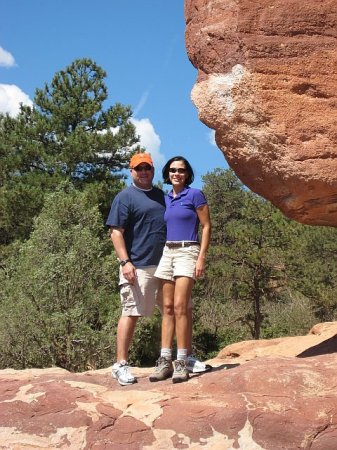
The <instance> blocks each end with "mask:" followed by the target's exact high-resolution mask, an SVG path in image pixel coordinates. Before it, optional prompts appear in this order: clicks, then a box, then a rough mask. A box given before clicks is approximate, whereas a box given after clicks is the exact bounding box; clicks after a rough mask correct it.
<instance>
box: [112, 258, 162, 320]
mask: <svg viewBox="0 0 337 450" xmlns="http://www.w3.org/2000/svg"><path fill="white" fill-rule="evenodd" d="M156 268H157V266H149V267H142V268H137V269H136V273H137V279H136V282H135V284H130V283H129V282H128V281H127V280H126V279H125V278H124V276H123V273H122V269H120V271H119V288H120V297H121V303H122V316H142V317H143V316H144V317H150V316H152V314H153V311H154V308H155V306H156V303H157V301H158V300H159V299H158V295H159V294H161V282H160V280H159V279H158V278H156V277H155V276H154V272H155V270H156ZM159 297H160V301H161V302H162V300H161V295H159Z"/></svg>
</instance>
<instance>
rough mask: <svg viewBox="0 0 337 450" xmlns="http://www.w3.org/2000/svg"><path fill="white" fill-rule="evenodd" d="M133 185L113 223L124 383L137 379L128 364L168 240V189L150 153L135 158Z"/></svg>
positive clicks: (152, 300)
mask: <svg viewBox="0 0 337 450" xmlns="http://www.w3.org/2000/svg"><path fill="white" fill-rule="evenodd" d="M130 172H131V177H132V185H131V186H129V187H128V188H126V189H124V190H123V191H121V192H120V193H119V194H118V195H117V196H116V197H115V199H114V201H113V203H112V205H111V210H110V214H109V217H108V220H107V225H108V226H110V229H111V240H112V243H113V245H114V248H115V251H116V254H117V257H118V258H119V261H120V279H119V286H120V295H121V302H122V316H121V317H120V319H119V322H118V327H117V362H116V363H115V364H114V365H113V367H112V375H113V376H114V377H115V378H116V379H117V380H118V382H119V383H120V384H121V385H122V386H125V385H128V384H132V383H135V382H136V378H135V377H134V376H133V375H132V373H131V371H130V367H129V365H128V363H127V360H128V351H129V347H130V344H131V341H132V337H133V334H134V330H135V327H136V323H137V320H138V318H139V317H141V316H151V315H152V313H153V310H154V307H155V304H156V299H157V293H158V290H159V288H160V280H159V279H158V278H155V277H154V276H153V274H154V272H155V269H156V267H157V265H158V263H159V260H160V258H161V255H162V252H163V248H164V245H165V240H166V226H165V222H164V212H165V201H164V194H163V192H162V191H161V190H160V189H158V188H156V187H153V185H152V180H153V176H154V167H153V162H152V159H151V156H150V155H149V154H148V153H137V154H135V155H134V156H133V157H132V158H131V160H130Z"/></svg>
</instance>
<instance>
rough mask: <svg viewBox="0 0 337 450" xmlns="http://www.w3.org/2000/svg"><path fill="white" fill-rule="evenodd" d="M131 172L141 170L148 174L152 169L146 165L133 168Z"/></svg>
mask: <svg viewBox="0 0 337 450" xmlns="http://www.w3.org/2000/svg"><path fill="white" fill-rule="evenodd" d="M133 170H135V171H136V172H141V171H142V170H146V171H147V172H149V171H150V170H152V167H151V166H150V165H148V164H146V165H145V166H137V167H133Z"/></svg>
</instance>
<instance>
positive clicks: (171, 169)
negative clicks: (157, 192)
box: [169, 167, 186, 173]
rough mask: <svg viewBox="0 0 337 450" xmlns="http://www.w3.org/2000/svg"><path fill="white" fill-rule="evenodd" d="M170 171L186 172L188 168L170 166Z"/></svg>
mask: <svg viewBox="0 0 337 450" xmlns="http://www.w3.org/2000/svg"><path fill="white" fill-rule="evenodd" d="M169 172H170V173H177V172H178V173H185V172H186V169H183V168H182V167H179V169H176V168H175V167H170V168H169Z"/></svg>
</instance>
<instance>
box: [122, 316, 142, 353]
mask: <svg viewBox="0 0 337 450" xmlns="http://www.w3.org/2000/svg"><path fill="white" fill-rule="evenodd" d="M137 320H138V316H122V317H121V318H120V319H119V322H118V327H117V362H121V361H127V360H128V355H129V348H130V345H131V341H132V338H133V334H134V331H135V328H136V324H137Z"/></svg>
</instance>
